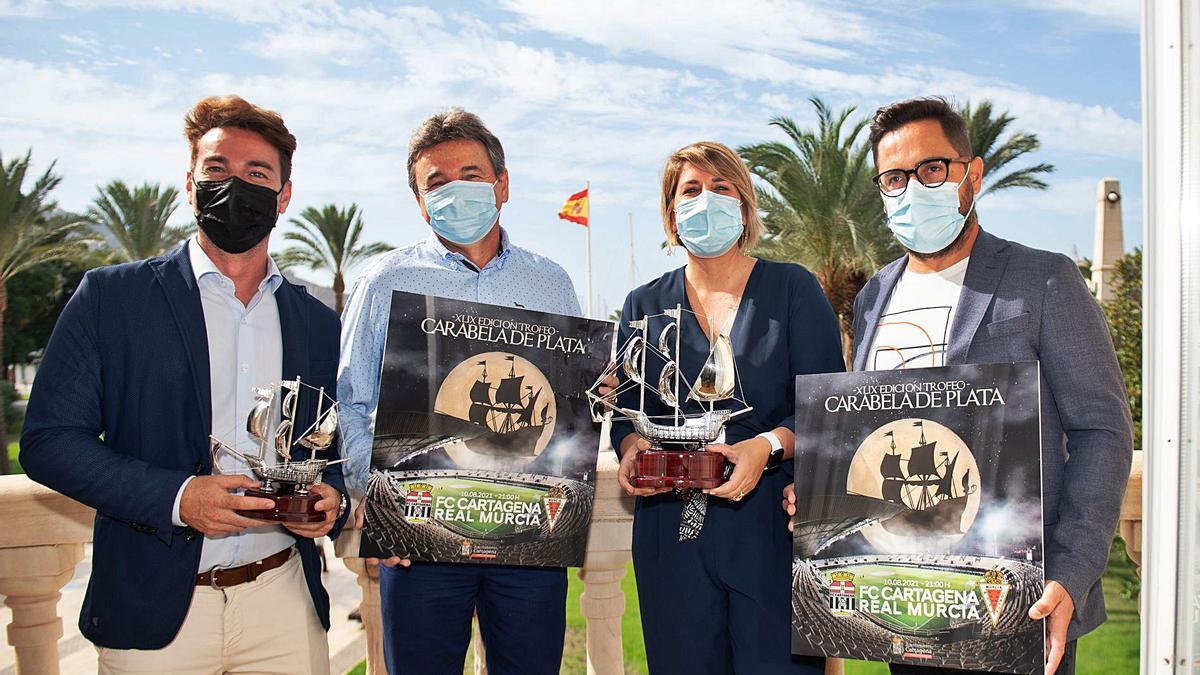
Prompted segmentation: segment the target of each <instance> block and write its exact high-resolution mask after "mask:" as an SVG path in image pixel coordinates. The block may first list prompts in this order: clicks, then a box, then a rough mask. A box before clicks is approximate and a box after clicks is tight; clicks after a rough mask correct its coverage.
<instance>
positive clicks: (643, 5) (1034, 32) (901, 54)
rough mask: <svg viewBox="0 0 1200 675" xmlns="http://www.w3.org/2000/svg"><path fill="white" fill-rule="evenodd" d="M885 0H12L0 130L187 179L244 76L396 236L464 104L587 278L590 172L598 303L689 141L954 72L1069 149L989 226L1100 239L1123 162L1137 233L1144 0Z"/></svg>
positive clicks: (68, 197)
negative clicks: (583, 216)
mask: <svg viewBox="0 0 1200 675" xmlns="http://www.w3.org/2000/svg"><path fill="white" fill-rule="evenodd" d="M882 4H883V3H836V2H818V1H808V0H805V1H800V0H797V1H793V2H753V3H750V2H747V3H721V4H716V3H713V4H711V5H709V4H708V3H703V2H676V1H674V0H671V1H662V2H657V1H656V2H645V1H640V2H639V1H627V0H607V1H605V2H590V3H575V2H541V1H538V0H495V1H493V2H487V3H468V2H440V3H434V4H429V5H418V4H399V3H390V2H379V3H375V4H364V3H344V2H342V3H339V2H335V1H334V0H294V1H285V0H242V1H241V2H230V3H221V4H219V3H212V2H203V1H201V0H92V1H90V2H81V1H79V2H76V1H67V2H41V1H37V0H33V1H27V0H16V1H15V2H14V1H13V0H0V82H2V83H3V87H2V89H0V91H3V92H4V96H3V97H0V152H3V153H4V157H5V158H8V157H12V156H14V155H16V154H18V153H23V152H24V151H25V150H26V149H27V148H30V147H32V148H33V152H34V158H35V160H36V161H38V162H39V163H40V165H41V166H45V165H46V163H47V162H49V161H50V160H52V159H56V160H57V162H58V164H57V171H59V172H60V173H61V174H62V175H63V176H64V181H63V184H62V186H61V188H60V189H59V191H58V197H59V201H60V203H61V204H62V206H63V207H65V208H68V209H83V208H84V207H85V206H86V205H87V203H88V202H89V201H90V200H91V198H92V197H93V196H94V194H95V191H96V186H97V185H98V184H101V183H104V182H107V181H108V180H111V179H113V178H121V179H124V180H126V181H133V182H141V181H157V182H161V183H164V184H172V185H176V186H179V187H180V188H181V189H182V186H183V179H184V172H185V171H186V170H187V147H186V144H185V143H184V141H183V138H182V135H181V134H182V119H183V115H184V113H185V112H186V111H187V110H188V108H189V107H190V106H191V104H192V103H194V102H195V101H196V100H197V99H199V98H201V97H203V96H206V95H209V94H224V93H238V94H240V95H242V96H244V97H246V98H247V99H249V100H251V101H254V102H256V103H259V104H260V105H264V106H266V107H269V108H272V109H275V110H278V111H279V112H281V113H282V114H283V116H284V118H285V120H286V121H287V123H288V125H289V126H290V127H291V129H292V131H293V133H295V135H296V136H297V138H298V139H299V148H298V150H297V153H296V157H295V171H294V176H293V180H294V183H295V186H294V196H293V201H292V206H291V209H290V213H289V215H295V214H297V213H299V211H300V210H301V209H303V208H304V207H306V206H310V205H311V206H318V205H322V204H325V203H329V202H336V203H339V204H344V203H349V202H357V203H358V204H359V205H360V206H361V207H362V208H363V210H364V213H365V221H366V223H367V234H368V237H369V239H370V240H382V241H386V242H389V243H392V244H402V243H406V242H409V241H412V240H414V239H416V238H418V237H422V236H425V234H426V233H427V231H428V230H427V226H426V225H425V223H424V221H423V220H422V219H421V217H420V213H419V211H418V210H417V208H416V204H415V201H414V200H413V196H412V193H411V191H410V190H409V189H408V186H407V177H406V174H405V154H406V153H405V149H406V146H407V140H408V137H409V135H410V134H411V132H412V130H413V129H414V128H415V127H416V126H417V124H418V123H419V122H420V121H421V120H422V119H423V118H424V117H426V116H428V115H429V114H431V113H433V112H435V111H437V110H438V109H441V108H444V107H447V106H451V105H461V106H463V107H465V108H467V109H468V110H471V111H473V112H476V113H478V114H479V115H480V116H482V117H483V119H484V120H485V121H486V122H487V123H488V124H489V126H490V127H491V128H492V130H493V131H494V132H495V133H496V134H497V136H499V137H500V139H501V141H502V142H503V144H504V146H505V150H506V152H507V154H508V159H509V170H510V174H511V185H512V195H511V199H510V202H509V204H508V206H506V207H505V210H504V212H503V214H502V223H503V224H504V225H505V226H506V227H507V228H508V229H509V231H510V233H511V234H512V236H513V239H514V241H515V242H516V243H518V244H521V245H524V246H526V247H528V248H532V249H534V250H536V251H538V252H541V253H544V254H546V255H548V256H550V257H551V258H553V259H555V260H557V261H558V262H559V263H561V264H562V265H563V266H564V267H565V268H566V269H567V270H568V271H569V272H570V274H571V276H572V278H573V279H574V281H575V286H576V290H577V292H578V293H579V295H580V296H581V298H582V296H583V295H584V294H585V293H584V287H585V272H584V270H585V264H584V231H583V229H582V228H581V227H580V226H578V225H574V224H571V223H567V222H565V221H560V220H558V219H557V218H556V213H557V211H558V209H559V207H560V206H561V204H562V201H563V200H564V199H565V198H566V197H567V196H568V195H569V194H571V193H572V192H574V191H576V190H578V189H580V188H581V187H583V185H584V183H585V181H590V182H591V188H592V195H593V202H592V212H593V229H592V234H593V241H592V245H593V257H594V277H595V296H596V298H595V302H596V313H597V314H601V315H602V312H603V313H607V311H608V310H610V309H612V308H615V307H619V306H620V304H621V301H622V299H623V298H624V295H625V293H626V292H627V291H628V290H629V289H630V287H631V286H632V285H633V282H634V280H635V279H636V281H637V282H638V283H641V282H644V281H646V280H648V279H650V278H653V277H655V276H657V275H659V274H661V273H662V272H664V271H666V270H668V269H670V268H672V267H676V266H678V265H679V264H681V263H682V260H681V258H680V257H678V256H677V257H675V258H668V257H667V256H666V255H665V254H664V253H663V252H662V251H661V250H660V249H659V243H660V242H661V241H662V239H663V235H662V231H661V225H660V222H659V217H658V212H657V200H658V186H659V176H660V172H661V169H662V163H663V161H664V160H665V159H666V157H667V156H668V155H669V154H670V152H671V151H672V150H674V149H676V148H678V147H680V146H682V145H684V144H686V143H689V142H692V141H696V140H701V139H711V140H717V141H721V142H724V143H726V144H729V145H731V146H736V145H738V144H743V143H751V142H755V141H759V140H764V139H769V138H779V136H778V134H777V133H776V132H774V131H773V130H772V129H771V128H770V127H768V126H767V121H768V120H769V119H771V118H772V117H775V116H779V115H785V116H790V117H793V118H794V119H796V120H798V121H799V122H801V123H802V124H805V125H807V124H810V123H812V121H813V119H814V115H813V112H812V108H811V106H810V105H809V104H808V102H807V99H808V98H809V97H811V96H820V97H821V98H823V99H824V100H825V101H826V102H827V103H829V104H830V105H832V106H834V107H836V108H841V107H843V106H847V105H854V106H856V107H857V109H858V111H859V113H860V114H862V115H866V114H868V113H869V112H871V111H873V110H874V109H875V108H876V107H878V106H880V105H882V104H884V103H887V102H889V101H892V100H895V99H899V98H906V97H910V96H918V95H929V94H938V95H944V96H947V97H950V98H953V99H955V100H959V101H963V100H972V101H978V100H982V99H985V98H987V99H991V100H993V101H994V102H995V103H996V105H997V106H998V107H999V108H1002V109H1007V110H1008V111H1010V112H1011V113H1012V114H1014V115H1015V116H1016V117H1017V118H1018V126H1019V127H1020V128H1021V129H1023V130H1025V131H1031V132H1035V133H1037V134H1038V135H1039V137H1040V138H1041V140H1042V150H1041V151H1039V153H1037V156H1036V157H1035V158H1034V159H1033V161H1047V162H1051V163H1053V164H1055V165H1056V166H1057V167H1058V171H1057V172H1056V173H1054V174H1053V175H1052V176H1051V177H1050V178H1049V180H1048V182H1049V183H1050V185H1051V188H1050V190H1048V191H1047V192H1044V193H1034V192H1029V191H1015V192H1013V191H1010V192H1005V193H997V194H995V195H988V196H985V197H984V198H983V199H982V200H981V201H980V203H979V205H978V210H979V213H980V217H981V222H982V223H983V225H984V227H986V228H988V229H990V230H992V231H993V232H996V233H997V234H1000V235H1001V236H1004V237H1007V238H1011V239H1016V240H1018V241H1021V242H1023V243H1026V244H1029V245H1032V246H1037V247H1040V248H1047V249H1052V250H1057V251H1061V252H1064V253H1067V254H1074V253H1077V254H1078V255H1081V256H1090V255H1091V249H1092V228H1093V218H1094V215H1093V214H1094V204H1095V190H1096V182H1097V180H1098V179H1100V178H1102V177H1105V176H1113V177H1116V178H1118V179H1120V180H1121V183H1122V188H1123V192H1124V197H1125V199H1124V202H1123V204H1124V218H1125V238H1126V244H1127V246H1134V245H1139V244H1140V243H1141V220H1142V214H1141V203H1142V201H1141V125H1140V120H1141V111H1140V66H1139V46H1138V3H1137V2H1136V0H1028V1H1027V2H1018V1H1014V2H1006V3H964V2H961V1H959V2H929V1H922V0H916V1H910V2H907V3H903V5H902V6H899V7H895V8H887V9H880V8H878V7H874V5H882ZM1001 5H1002V6H1001ZM629 214H632V219H633V229H634V242H633V248H634V250H635V251H636V274H635V273H634V272H633V270H631V265H630V228H629ZM189 218H190V216H189V213H188V211H187V208H186V207H184V208H181V209H180V210H179V211H178V212H177V213H176V216H175V220H176V221H177V222H179V223H181V224H182V223H185V222H187V221H188V220H189ZM281 225H282V227H283V229H287V228H288V227H290V226H289V225H287V224H286V220H281ZM274 239H275V240H276V241H277V242H278V241H279V240H280V237H279V236H278V233H277V234H276V235H275V237H274ZM278 246H279V244H278V243H276V244H274V245H273V248H278ZM306 276H310V277H311V278H313V279H316V280H321V279H322V277H321V275H319V274H308V275H306ZM352 276H353V274H352Z"/></svg>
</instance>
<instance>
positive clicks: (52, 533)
mask: <svg viewBox="0 0 1200 675" xmlns="http://www.w3.org/2000/svg"><path fill="white" fill-rule="evenodd" d="M601 457H602V459H601V462H600V469H599V472H598V474H597V481H596V502H595V507H594V512H593V521H592V528H591V533H590V535H589V537H588V549H587V550H588V552H587V559H586V561H585V563H584V566H583V568H582V569H580V571H579V578H580V579H581V580H582V581H583V584H584V591H583V596H582V598H581V599H580V604H581V608H582V611H583V615H584V617H585V618H586V619H587V664H588V673H589V675H591V674H595V675H609V674H610V673H612V674H617V673H623V672H624V657H623V654H622V648H621V645H622V641H621V615H622V614H623V613H624V611H625V595H624V593H623V592H622V591H621V580H622V578H623V577H624V576H625V570H626V565H627V563H628V562H629V559H630V541H631V537H632V525H633V500H632V499H631V498H629V497H627V496H625V494H624V493H623V492H622V491H621V490H620V488H619V487H618V486H617V481H616V467H617V465H616V461H615V460H614V459H613V455H612V453H611V452H604V453H602V454H601ZM1141 479H1142V453H1140V452H1138V453H1135V456H1134V464H1133V472H1132V475H1131V476H1130V479H1129V488H1128V490H1127V491H1126V494H1125V502H1124V506H1123V508H1122V510H1121V523H1120V533H1121V536H1122V537H1123V538H1124V539H1125V542H1126V550H1127V552H1128V555H1129V557H1130V559H1131V560H1132V561H1133V563H1134V564H1135V565H1137V566H1139V567H1140V565H1141V542H1142V537H1141V532H1142V523H1141V512H1142V509H1141V506H1142V504H1141V494H1142V483H1141ZM93 514H94V512H93V511H92V509H90V508H88V507H86V506H83V505H82V504H79V503H78V502H75V501H73V500H71V499H69V498H67V497H64V496H62V495H60V494H58V493H56V492H54V491H52V490H50V489H48V488H45V487H42V486H41V485H38V484H36V483H34V482H32V481H30V480H29V479H28V478H26V477H25V476H0V595H3V596H5V603H6V604H7V606H8V607H9V608H11V609H12V623H11V624H10V625H9V626H8V630H7V638H8V644H10V645H12V647H13V648H14V649H15V650H16V672H17V674H18V675H33V674H36V675H55V674H57V673H58V672H59V660H58V648H57V643H58V640H59V638H60V637H62V635H63V619H62V617H60V616H59V614H58V606H57V605H58V601H59V597H60V591H61V589H62V587H63V586H64V585H65V584H66V583H67V582H68V581H69V580H70V579H71V576H72V574H73V573H74V569H75V565H76V564H77V563H78V562H79V561H80V560H81V559H82V557H83V545H84V544H85V543H87V542H89V541H91V537H92V517H93ZM358 535H359V533H358V532H357V531H354V530H348V531H346V532H345V533H344V534H343V535H342V536H341V537H340V538H339V539H338V540H337V541H336V542H335V550H336V552H337V555H338V557H340V558H341V559H342V562H343V563H344V564H345V565H346V566H347V567H348V568H350V570H352V571H353V572H354V573H355V574H356V575H357V576H358V582H359V587H360V588H361V590H362V605H361V607H360V613H361V614H362V619H363V627H364V630H365V632H366V652H367V653H366V655H365V656H366V658H367V664H368V667H367V673H368V674H369V675H383V674H384V673H385V669H384V665H383V643H382V639H381V636H382V626H381V620H380V614H379V576H378V572H377V571H376V570H375V569H372V568H371V567H370V566H368V565H366V564H365V562H364V561H363V560H362V559H360V558H358V557H357V556H356V555H355V554H356V553H357V551H358ZM74 618H75V617H69V619H70V620H74ZM475 655H476V659H475V660H476V664H477V666H476V672H477V673H480V674H482V673H486V668H485V667H484V665H483V664H484V660H483V648H482V645H480V644H476V645H475ZM840 667H841V664H840V663H837V662H832V661H831V663H830V667H829V671H828V672H840Z"/></svg>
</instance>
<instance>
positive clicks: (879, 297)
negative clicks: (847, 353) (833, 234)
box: [853, 256, 908, 371]
mask: <svg viewBox="0 0 1200 675" xmlns="http://www.w3.org/2000/svg"><path fill="white" fill-rule="evenodd" d="M907 266H908V256H905V257H903V258H901V259H899V260H897V261H896V262H895V263H892V264H891V265H888V266H887V267H885V268H883V269H882V270H880V271H879V274H878V276H877V277H876V278H877V279H878V280H879V292H878V293H877V294H876V295H875V298H874V300H873V302H871V305H870V306H869V307H864V308H863V331H862V335H861V336H858V337H857V346H856V348H855V350H854V364H853V365H854V370H856V371H861V370H866V365H867V355H868V354H870V353H871V343H872V342H873V341H874V340H875V330H876V329H877V328H878V327H879V317H880V316H881V315H882V314H883V313H884V311H885V310H886V309H887V304H888V300H891V298H892V291H894V290H896V283H897V282H898V281H900V276H901V275H903V274H904V269H905V267H907Z"/></svg>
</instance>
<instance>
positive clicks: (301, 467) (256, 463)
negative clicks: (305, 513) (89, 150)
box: [209, 377, 346, 497]
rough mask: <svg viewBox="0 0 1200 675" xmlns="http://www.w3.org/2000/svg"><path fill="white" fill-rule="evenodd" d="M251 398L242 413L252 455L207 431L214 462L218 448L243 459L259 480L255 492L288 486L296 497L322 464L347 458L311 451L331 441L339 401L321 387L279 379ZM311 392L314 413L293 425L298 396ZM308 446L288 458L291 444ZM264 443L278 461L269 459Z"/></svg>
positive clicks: (314, 478) (319, 472)
mask: <svg viewBox="0 0 1200 675" xmlns="http://www.w3.org/2000/svg"><path fill="white" fill-rule="evenodd" d="M253 392H254V401H253V403H252V404H251V407H250V414H249V415H248V416H247V418H246V431H247V432H248V433H249V434H250V436H251V437H252V438H255V439H257V440H258V454H257V455H251V454H247V453H244V452H241V451H240V450H237V449H236V448H234V447H233V446H231V445H229V444H228V443H225V442H224V441H222V440H220V439H218V438H216V437H215V436H210V437H209V439H210V441H211V443H212V448H211V451H212V455H213V465H214V466H219V464H218V463H217V459H218V456H219V453H220V452H227V453H229V454H232V455H234V456H235V457H238V458H240V459H242V460H243V461H245V462H246V463H247V464H248V465H249V466H250V470H251V471H253V472H254V475H255V476H256V477H258V479H259V480H260V481H261V482H262V487H261V488H260V489H259V491H261V492H263V493H266V494H274V493H276V492H278V491H280V488H281V487H284V486H292V494H294V495H295V496H297V497H303V496H306V495H308V493H309V492H308V491H309V488H310V487H311V486H312V485H316V484H318V483H321V482H322V472H323V471H324V470H325V467H327V466H330V465H332V464H340V463H341V462H344V461H346V460H345V459H339V460H335V461H332V462H331V461H329V460H326V459H318V458H317V457H316V453H317V451H319V450H324V449H326V448H328V447H329V446H330V445H332V444H333V441H334V438H335V434H336V433H337V425H338V412H337V410H338V405H337V402H336V401H335V400H333V398H332V397H331V396H329V395H328V394H326V393H325V388H324V387H313V386H311V385H308V384H305V383H303V382H301V381H300V378H299V377H297V378H296V379H294V380H284V381H282V382H277V383H275V384H272V385H270V386H267V387H254V389H253ZM305 392H315V396H316V414H315V415H314V417H313V421H312V422H311V423H310V424H309V425H308V426H307V427H304V428H302V429H301V428H298V427H297V424H299V420H298V418H297V412H298V406H299V404H300V398H301V395H302V394H303V393H305ZM295 445H300V446H302V447H304V448H307V449H308V450H309V451H310V452H309V456H308V458H307V459H304V460H293V459H292V449H293V446H295ZM268 448H270V449H271V451H273V452H275V453H276V454H277V455H278V456H279V457H280V459H281V460H282V461H280V462H278V463H270V462H268V456H269V455H268Z"/></svg>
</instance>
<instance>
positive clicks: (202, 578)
mask: <svg viewBox="0 0 1200 675" xmlns="http://www.w3.org/2000/svg"><path fill="white" fill-rule="evenodd" d="M291 557H292V548H291V547H290V546H289V547H288V548H285V549H283V550H282V551H280V552H279V553H276V554H274V555H269V556H267V557H265V558H263V559H262V560H259V561H257V562H252V563H246V564H245V565H238V566H237V567H227V568H224V569H221V568H217V567H214V568H213V569H211V570H209V571H207V572H205V573H203V574H197V575H196V585H197V586H211V587H212V588H216V589H221V588H229V587H230V586H237V585H238V584H244V583H246V582H248V581H254V580H255V579H257V578H259V577H260V576H262V575H263V574H265V573H267V572H270V571H271V570H273V569H275V568H276V567H279V566H280V565H282V564H284V563H285V562H287V561H288V558H291Z"/></svg>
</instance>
